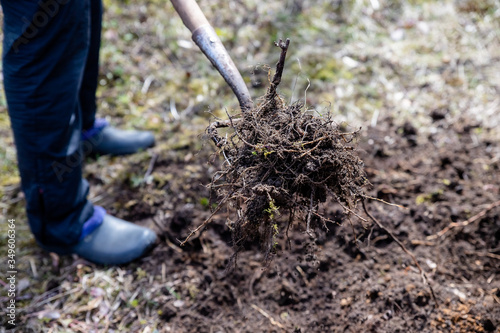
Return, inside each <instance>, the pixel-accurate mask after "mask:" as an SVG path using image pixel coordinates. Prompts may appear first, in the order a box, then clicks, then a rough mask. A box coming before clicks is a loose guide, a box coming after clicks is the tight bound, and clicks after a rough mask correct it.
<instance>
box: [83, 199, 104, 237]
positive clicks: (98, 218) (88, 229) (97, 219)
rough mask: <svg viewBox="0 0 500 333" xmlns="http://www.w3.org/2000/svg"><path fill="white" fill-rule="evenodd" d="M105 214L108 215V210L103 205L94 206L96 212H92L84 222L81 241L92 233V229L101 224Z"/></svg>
mask: <svg viewBox="0 0 500 333" xmlns="http://www.w3.org/2000/svg"><path fill="white" fill-rule="evenodd" d="M104 215H106V210H105V209H104V208H102V207H101V206H94V214H92V216H91V217H90V218H89V219H88V220H87V221H85V223H84V224H83V227H82V234H81V236H80V241H81V240H82V239H84V238H85V237H87V236H88V235H90V234H91V233H92V231H94V230H95V229H97V227H99V226H100V225H101V223H102V220H103V219H104Z"/></svg>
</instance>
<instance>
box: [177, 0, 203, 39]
mask: <svg viewBox="0 0 500 333" xmlns="http://www.w3.org/2000/svg"><path fill="white" fill-rule="evenodd" d="M171 2H172V5H174V8H175V11H176V12H177V13H178V14H179V16H180V17H181V19H182V22H184V25H185V26H186V27H187V28H188V29H189V30H190V31H191V32H194V31H195V30H196V29H198V28H199V27H201V26H203V25H207V24H209V23H208V20H207V18H206V17H205V14H203V12H202V11H201V9H200V6H198V4H197V3H196V1H195V0H171Z"/></svg>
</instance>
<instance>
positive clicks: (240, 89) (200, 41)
mask: <svg viewBox="0 0 500 333" xmlns="http://www.w3.org/2000/svg"><path fill="white" fill-rule="evenodd" d="M171 1H172V4H173V5H174V8H175V10H176V11H177V13H178V14H179V16H180V17H181V19H182V21H183V22H184V25H185V26H186V27H187V28H188V29H189V30H190V31H191V33H192V39H193V41H194V42H195V43H196V45H198V47H199V48H200V49H201V51H202V52H203V53H204V54H205V56H206V57H207V58H208V59H209V60H210V61H211V62H212V64H213V65H214V66H215V68H217V70H218V71H219V73H220V74H221V75H222V77H223V78H224V80H226V82H227V84H228V85H229V86H230V87H231V89H232V90H233V92H234V94H235V95H236V98H238V102H239V103H240V108H241V110H242V111H246V110H250V109H251V108H252V107H253V102H252V98H251V97H250V93H249V92H248V88H247V86H246V84H245V81H243V78H242V77H241V74H240V72H239V71H238V69H237V68H236V65H235V64H234V62H233V60H231V57H230V56H229V54H228V53H227V50H226V48H225V47H224V45H222V42H221V40H220V39H219V37H218V36H217V34H216V33H215V30H214V29H213V28H212V26H211V25H210V23H208V20H207V18H206V17H205V15H204V14H203V12H202V11H201V9H200V7H199V6H198V4H197V3H196V1H195V0H171Z"/></svg>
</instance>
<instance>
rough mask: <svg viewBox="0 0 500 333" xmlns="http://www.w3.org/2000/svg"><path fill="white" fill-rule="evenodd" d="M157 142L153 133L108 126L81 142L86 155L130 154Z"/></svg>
mask: <svg viewBox="0 0 500 333" xmlns="http://www.w3.org/2000/svg"><path fill="white" fill-rule="evenodd" d="M154 144H155V138H154V135H153V133H151V132H148V131H135V130H121V129H118V128H115V127H111V126H106V127H104V128H103V129H102V130H101V131H100V132H99V133H97V134H95V135H94V136H92V137H90V138H88V139H85V140H83V141H82V142H81V145H82V151H83V153H84V154H85V155H128V154H133V153H136V152H137V151H139V150H143V149H146V148H149V147H151V146H153V145H154Z"/></svg>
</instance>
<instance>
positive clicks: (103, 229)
mask: <svg viewBox="0 0 500 333" xmlns="http://www.w3.org/2000/svg"><path fill="white" fill-rule="evenodd" d="M155 241H156V233H155V232H154V231H153V230H151V229H148V228H145V227H141V226H138V225H135V224H133V223H130V222H127V221H124V220H121V219H119V218H116V217H113V216H111V215H105V216H104V219H103V221H102V224H101V225H100V226H99V227H98V228H97V229H96V230H94V231H93V232H92V233H90V234H89V235H87V236H86V237H85V238H83V239H82V240H81V241H80V242H79V243H78V244H77V245H75V246H74V247H73V248H72V249H71V252H72V253H76V254H77V255H79V256H80V257H82V258H85V259H87V260H88V261H91V262H94V263H96V264H102V265H121V264H125V263H128V262H130V261H132V260H135V259H137V258H140V257H141V256H143V255H144V254H146V253H147V252H148V251H149V250H150V249H151V248H152V247H153V246H154V244H155Z"/></svg>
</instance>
